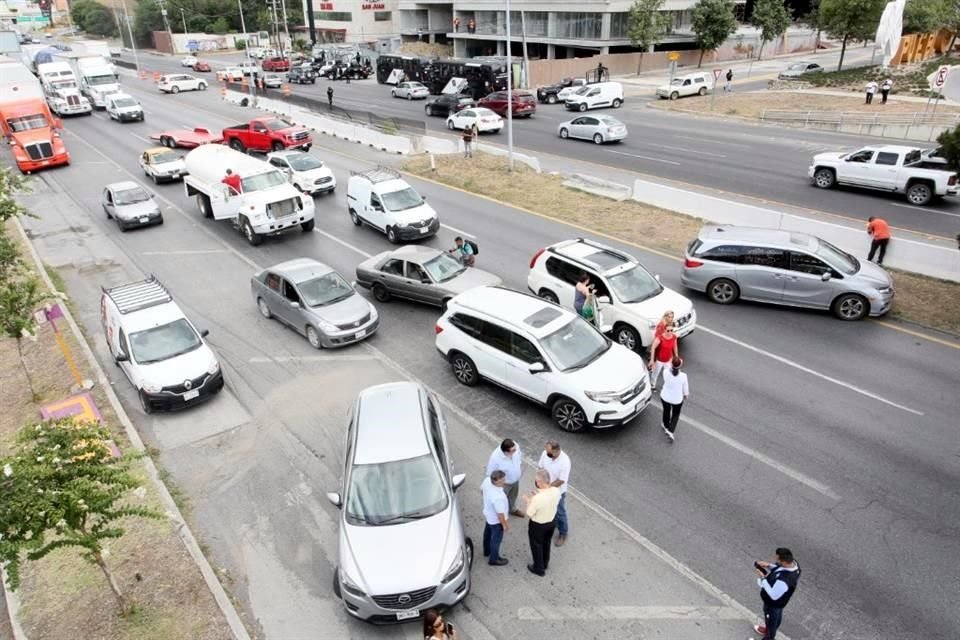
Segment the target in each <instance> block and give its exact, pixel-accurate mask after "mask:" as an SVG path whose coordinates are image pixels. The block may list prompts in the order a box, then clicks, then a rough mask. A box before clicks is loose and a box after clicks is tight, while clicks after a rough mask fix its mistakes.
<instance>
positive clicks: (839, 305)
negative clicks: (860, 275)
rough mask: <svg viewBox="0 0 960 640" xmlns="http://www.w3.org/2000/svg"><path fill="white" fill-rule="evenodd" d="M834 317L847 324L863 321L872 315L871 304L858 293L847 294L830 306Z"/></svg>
mask: <svg viewBox="0 0 960 640" xmlns="http://www.w3.org/2000/svg"><path fill="white" fill-rule="evenodd" d="M830 310H831V311H833V315H835V316H837V317H838V318H840V319H841V320H845V321H847V322H856V321H857V320H863V319H864V318H866V317H867V314H868V313H870V303H869V302H867V299H866V298H864V297H863V296H861V295H858V294H856V293H845V294H843V295H842V296H840V297H839V298H837V299H836V300H834V301H833V304H832V305H830Z"/></svg>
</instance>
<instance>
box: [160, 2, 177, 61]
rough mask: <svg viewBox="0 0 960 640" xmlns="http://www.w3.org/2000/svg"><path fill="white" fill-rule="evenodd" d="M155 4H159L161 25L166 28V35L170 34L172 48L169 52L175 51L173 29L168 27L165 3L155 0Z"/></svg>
mask: <svg viewBox="0 0 960 640" xmlns="http://www.w3.org/2000/svg"><path fill="white" fill-rule="evenodd" d="M157 4H158V5H160V15H161V16H163V26H165V27H166V28H167V35H169V36H170V48H171V49H173V51H172V52H171V53H176V52H177V45H176V44H174V42H173V29H171V28H170V20H169V19H168V18H167V5H165V4H164V3H163V0H157Z"/></svg>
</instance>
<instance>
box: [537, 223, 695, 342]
mask: <svg viewBox="0 0 960 640" xmlns="http://www.w3.org/2000/svg"><path fill="white" fill-rule="evenodd" d="M584 274H586V275H587V276H588V277H589V278H590V283H591V284H592V285H593V286H594V291H595V293H596V296H597V303H598V304H599V305H600V306H601V307H602V311H601V317H602V325H601V326H603V327H604V330H606V328H607V327H610V328H611V335H612V337H613V339H614V340H615V341H616V342H619V343H620V344H622V345H623V346H625V347H626V348H628V349H631V350H633V351H637V352H639V351H640V350H641V349H648V348H649V347H650V345H651V344H652V343H653V338H654V331H655V329H656V327H657V324H658V323H659V322H660V319H661V318H662V317H663V314H664V313H665V312H667V311H673V321H674V332H675V333H676V334H677V336H678V337H680V338H683V337H685V336H688V335H690V334H691V333H693V330H694V328H695V327H696V325H697V312H696V311H695V310H694V308H693V303H692V302H691V301H690V299H689V298H687V297H685V296H683V295H681V294H679V293H677V292H676V291H674V290H673V289H668V288H666V287H664V286H663V285H661V284H660V278H659V276H656V277H655V276H652V275H650V272H649V271H647V270H646V269H644V268H643V265H642V264H640V263H639V262H638V261H637V259H636V258H634V257H633V256H631V255H630V254H628V253H624V252H623V251H618V250H617V249H614V248H612V247H608V246H606V245H602V244H600V243H598V242H594V241H592V240H585V239H583V238H578V239H576V240H565V241H563V242H558V243H556V244H553V245H550V246H549V247H546V248H544V249H541V250H540V251H538V252H537V253H536V254H535V255H534V256H533V258H532V259H531V260H530V272H529V273H528V274H527V287H528V288H529V289H530V291H532V292H533V293H534V294H536V295H538V296H540V297H541V298H543V299H544V300H549V301H550V302H553V303H555V304H559V305H560V306H561V307H564V308H566V309H573V298H574V292H575V289H576V284H577V280H579V279H580V277H581V276H582V275H584Z"/></svg>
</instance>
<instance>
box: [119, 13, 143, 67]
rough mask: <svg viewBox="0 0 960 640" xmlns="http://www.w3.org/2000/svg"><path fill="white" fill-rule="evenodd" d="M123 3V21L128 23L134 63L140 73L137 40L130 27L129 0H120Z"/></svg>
mask: <svg viewBox="0 0 960 640" xmlns="http://www.w3.org/2000/svg"><path fill="white" fill-rule="evenodd" d="M120 2H121V3H122V4H123V21H124V22H126V23H127V33H128V34H129V35H130V49H132V50H133V64H135V65H136V66H137V73H140V58H138V57H137V42H136V41H135V40H134V39H133V29H132V28H131V27H130V14H129V13H127V0H120Z"/></svg>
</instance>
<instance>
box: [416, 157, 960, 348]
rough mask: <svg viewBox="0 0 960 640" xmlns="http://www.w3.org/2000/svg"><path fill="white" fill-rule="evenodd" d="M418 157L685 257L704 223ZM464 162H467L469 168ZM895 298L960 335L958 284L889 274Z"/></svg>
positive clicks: (522, 170)
mask: <svg viewBox="0 0 960 640" xmlns="http://www.w3.org/2000/svg"><path fill="white" fill-rule="evenodd" d="M434 159H435V162H436V167H437V169H436V171H434V172H432V171H431V170H430V160H429V158H426V157H423V156H421V157H417V158H414V159H412V160H410V161H408V162H407V164H406V165H405V166H404V168H405V170H407V171H409V172H410V173H412V174H415V175H419V176H423V177H424V178H430V179H432V180H436V181H438V182H442V183H444V184H448V185H450V186H453V187H458V188H460V189H464V190H465V191H470V192H473V193H476V194H481V195H485V196H488V197H490V198H494V199H496V200H501V201H503V202H508V203H510V204H512V205H514V206H517V207H520V208H523V209H527V210H530V211H533V212H536V213H538V214H540V215H543V216H545V217H549V218H553V219H556V220H559V221H562V222H566V223H569V224H572V225H576V226H579V227H582V228H584V229H585V230H588V231H592V232H594V233H597V234H598V235H607V236H612V237H614V238H616V239H619V240H622V241H625V242H630V243H633V244H637V245H641V246H643V247H650V248H653V249H656V250H658V251H661V252H663V253H666V254H669V255H672V256H677V258H678V259H679V257H680V256H682V255H683V252H684V249H685V248H686V246H687V244H688V243H689V242H690V241H691V240H692V239H693V238H695V237H696V235H697V231H698V230H699V229H700V227H701V226H702V225H703V223H704V221H702V220H697V219H695V218H691V217H689V216H685V215H681V214H679V213H674V212H672V211H666V210H664V209H658V208H656V207H650V206H646V205H643V204H640V203H638V202H633V201H630V200H627V201H624V202H616V201H614V200H610V199H607V198H601V197H599V196H594V195H591V194H588V193H584V192H582V191H576V190H573V189H569V188H567V187H564V186H563V184H562V183H563V180H564V178H563V177H562V176H558V175H549V174H538V173H536V172H534V171H533V170H531V169H529V168H527V167H526V165H523V164H517V165H516V166H515V168H514V172H513V175H508V174H507V167H506V158H504V157H502V156H492V155H487V154H482V153H481V154H476V155H475V156H474V158H473V160H470V161H465V160H464V159H463V158H461V157H460V156H459V155H449V156H435V158H434ZM465 162H469V169H470V170H469V171H466V170H465V168H466V165H465ZM891 273H892V275H893V279H894V286H895V288H896V291H897V297H896V300H895V302H894V310H893V316H894V317H898V318H903V319H904V320H909V321H912V322H916V323H919V324H922V325H926V326H928V327H933V328H936V329H940V330H943V331H947V332H950V333H953V334H958V335H960V313H957V302H956V301H957V300H958V299H960V283H954V282H946V281H943V280H936V279H934V278H927V277H924V276H919V275H915V274H909V273H902V272H898V271H892V272H891Z"/></svg>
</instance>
